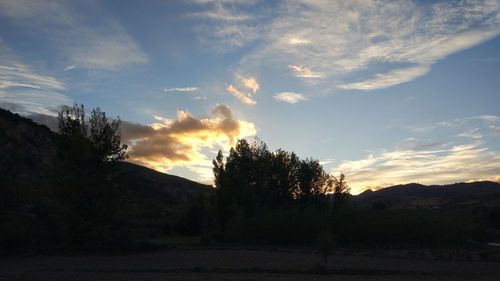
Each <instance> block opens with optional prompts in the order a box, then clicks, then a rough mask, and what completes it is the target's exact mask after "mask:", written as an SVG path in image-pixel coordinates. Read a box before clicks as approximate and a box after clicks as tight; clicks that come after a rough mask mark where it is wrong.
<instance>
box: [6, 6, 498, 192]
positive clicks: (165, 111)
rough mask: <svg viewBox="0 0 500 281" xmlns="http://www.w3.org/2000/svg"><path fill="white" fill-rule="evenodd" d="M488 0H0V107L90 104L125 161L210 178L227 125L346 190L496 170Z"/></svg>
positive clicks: (234, 134) (494, 50) (31, 109)
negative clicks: (110, 121)
mask: <svg viewBox="0 0 500 281" xmlns="http://www.w3.org/2000/svg"><path fill="white" fill-rule="evenodd" d="M499 35H500V2H499V1H494V0H493V1H436V2H433V1H387V2H386V1H320V0H297V1H259V0H249V1H241V0H233V1H229V0H222V1H209V0H193V1H141V2H140V4H139V2H137V1H92V0H91V1H35V0H0V106H1V107H3V108H8V109H11V110H14V111H17V112H19V113H21V114H24V115H28V116H29V115H31V116H35V115H38V116H39V115H49V116H54V115H55V114H56V112H57V110H58V106H60V105H62V104H72V103H73V102H74V101H76V102H78V103H83V104H85V105H86V107H87V108H92V107H97V106H100V107H101V108H102V109H103V110H104V111H106V112H107V113H108V114H109V115H110V116H118V115H119V116H120V118H121V119H122V120H123V121H124V124H123V137H124V141H126V142H127V143H129V144H130V148H131V149H130V152H129V154H130V156H131V157H130V160H131V161H133V162H136V163H139V164H143V165H147V166H149V167H152V168H154V169H157V170H160V171H164V172H168V173H173V174H178V175H181V176H185V177H188V178H190V179H194V180H198V181H203V182H210V181H211V159H212V158H213V157H214V156H215V152H216V151H217V150H218V149H223V151H226V152H227V151H228V149H229V148H230V146H231V145H232V144H234V142H235V141H236V140H237V139H238V138H244V137H245V138H252V137H258V138H260V139H261V140H263V141H265V142H266V143H267V144H268V145H269V147H270V148H271V149H273V150H274V149H277V148H283V149H286V150H290V151H295V152H296V153H297V154H298V155H300V156H301V157H313V158H315V159H318V160H320V161H321V162H322V163H323V165H324V167H325V169H326V170H328V171H331V172H333V173H335V174H338V173H340V172H343V173H345V174H346V175H347V180H348V182H349V184H350V185H351V188H352V189H353V192H354V193H358V192H360V191H362V190H363V189H365V188H377V187H381V186H388V185H392V184H399V183H407V182H421V183H425V184H442V183H451V182H458V181H471V180H484V179H489V180H497V181H498V180H500V145H499V143H500V142H499V136H500V107H499V105H500V79H499V77H500V51H499V50H500V36H499Z"/></svg>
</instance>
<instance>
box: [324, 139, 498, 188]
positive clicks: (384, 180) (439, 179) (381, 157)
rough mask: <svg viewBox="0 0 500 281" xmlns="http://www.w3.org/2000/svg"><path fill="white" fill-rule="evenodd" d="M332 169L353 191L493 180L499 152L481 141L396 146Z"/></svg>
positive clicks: (496, 175)
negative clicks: (457, 143)
mask: <svg viewBox="0 0 500 281" xmlns="http://www.w3.org/2000/svg"><path fill="white" fill-rule="evenodd" d="M332 171H333V172H335V173H338V172H343V173H345V174H346V176H347V179H348V181H349V184H350V186H351V188H352V190H353V193H355V194H357V193H360V192H362V191H363V190H365V189H367V188H370V187H386V186H390V185H395V184H404V183H411V182H418V183H422V184H446V183H453V182H457V181H471V180H481V179H493V178H495V177H498V176H499V175H500V155H499V154H498V153H496V152H494V151H491V150H489V149H488V148H487V147H485V146H483V145H482V144H481V143H480V142H474V143H470V144H462V145H452V146H450V145H441V146H436V147H428V148H421V149H418V148H404V147H401V148H397V149H394V150H385V151H383V152H380V153H377V154H370V155H368V156H367V157H366V158H364V159H361V160H355V161H344V162H343V163H342V164H340V165H339V166H337V167H335V168H334V169H333V170H332Z"/></svg>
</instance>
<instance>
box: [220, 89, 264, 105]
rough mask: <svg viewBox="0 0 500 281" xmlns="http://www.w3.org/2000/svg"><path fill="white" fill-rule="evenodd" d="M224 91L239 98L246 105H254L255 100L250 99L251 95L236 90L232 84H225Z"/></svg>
mask: <svg viewBox="0 0 500 281" xmlns="http://www.w3.org/2000/svg"><path fill="white" fill-rule="evenodd" d="M226 91H227V92H228V93H230V94H231V95H233V96H234V97H236V98H237V99H239V100H240V101H241V102H242V103H244V104H248V105H255V104H256V103H257V102H256V101H255V100H253V99H252V97H251V96H250V95H249V94H245V93H243V92H241V91H240V90H238V89H237V88H236V87H235V86H234V85H232V84H230V85H229V86H227V88H226Z"/></svg>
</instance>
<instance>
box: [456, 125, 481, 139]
mask: <svg viewBox="0 0 500 281" xmlns="http://www.w3.org/2000/svg"><path fill="white" fill-rule="evenodd" d="M458 136H459V137H464V138H472V139H480V138H482V137H483V135H481V134H480V133H479V128H474V129H471V130H468V131H465V132H462V133H460V134H458Z"/></svg>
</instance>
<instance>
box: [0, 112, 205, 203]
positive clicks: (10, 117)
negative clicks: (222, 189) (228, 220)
mask: <svg viewBox="0 0 500 281" xmlns="http://www.w3.org/2000/svg"><path fill="white" fill-rule="evenodd" d="M59 138H60V136H59V135H58V134H57V133H55V132H53V131H51V130H50V129H49V128H48V127H46V126H44V125H39V124H37V123H35V122H33V121H32V120H30V119H27V118H24V117H21V116H19V115H18V114H14V113H12V112H10V111H7V110H4V109H1V108H0V184H2V182H3V183H5V184H9V185H15V186H28V187H33V186H44V185H46V184H47V182H48V179H49V178H50V177H51V176H52V171H53V169H54V168H55V167H56V166H57V165H58V164H59V163H60V159H59V153H58V140H59ZM118 167H119V171H118V172H119V173H120V177H119V181H120V184H123V185H125V186H128V187H130V188H131V189H134V192H135V193H137V194H143V195H144V196H146V197H149V196H152V195H153V196H154V195H155V194H156V195H160V194H161V195H162V196H165V195H168V196H169V197H170V198H171V199H172V200H173V201H176V202H177V203H179V202H184V201H186V200H187V199H189V198H192V197H194V196H197V195H198V194H207V193H210V192H212V190H213V189H212V188H211V187H210V186H208V185H203V184H200V183H197V182H194V181H191V180H188V179H185V178H182V177H178V176H173V175H168V174H164V173H160V172H157V171H154V170H151V169H148V168H146V167H142V166H139V165H135V164H132V163H126V162H124V163H119V166H118Z"/></svg>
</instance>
